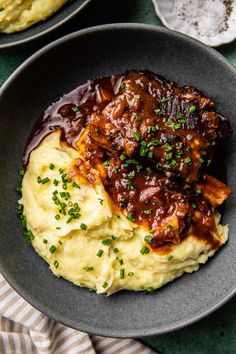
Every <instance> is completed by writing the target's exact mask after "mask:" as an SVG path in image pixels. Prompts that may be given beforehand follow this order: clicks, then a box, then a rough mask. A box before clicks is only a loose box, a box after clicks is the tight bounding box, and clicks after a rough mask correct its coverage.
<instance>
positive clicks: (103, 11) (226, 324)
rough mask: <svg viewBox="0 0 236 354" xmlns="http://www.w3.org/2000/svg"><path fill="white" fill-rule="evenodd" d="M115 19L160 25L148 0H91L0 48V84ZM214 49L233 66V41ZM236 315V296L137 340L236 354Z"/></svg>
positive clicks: (177, 349) (170, 353) (168, 350)
mask: <svg viewBox="0 0 236 354" xmlns="http://www.w3.org/2000/svg"><path fill="white" fill-rule="evenodd" d="M115 22H140V23H149V24H154V25H161V23H160V20H159V19H158V18H157V16H156V14H155V11H154V8H153V5H152V2H151V0H119V1H118V0H94V1H93V2H92V3H91V4H90V5H89V6H88V7H87V9H85V10H84V11H83V13H81V14H80V15H79V16H78V17H77V18H76V19H74V20H73V22H71V23H70V24H68V25H66V26H64V27H63V28H62V29H60V30H59V31H57V32H56V33H54V34H53V35H50V36H47V38H44V39H43V40H41V41H40V42H39V41H37V42H34V43H32V44H27V45H24V46H20V47H18V48H10V49H5V50H0V85H2V84H3V82H4V81H5V80H6V79H7V78H8V76H9V75H10V74H11V73H12V72H13V71H14V70H15V69H16V68H17V67H18V66H19V65H20V64H21V63H22V62H23V61H24V60H25V59H26V58H28V57H29V56H30V55H31V54H33V53H34V52H36V51H37V50H38V49H39V48H41V47H42V46H44V45H45V44H47V43H49V42H50V41H52V40H54V39H56V38H59V37H61V36H63V35H65V34H67V33H70V32H73V31H76V30H78V29H81V28H86V27H90V26H94V25H99V24H104V23H115ZM217 50H218V51H219V52H220V53H222V54H223V55H224V56H225V57H226V58H227V59H228V60H229V61H230V62H231V63H233V64H235V65H236V41H234V42H233V43H231V44H228V45H224V46H221V47H219V48H217ZM209 286H210V285H209ZM235 315H236V297H234V298H233V299H231V300H230V301H229V302H228V303H227V304H226V305H224V306H223V307H222V308H221V309H219V310H217V311H216V312H215V313H214V314H212V315H210V316H208V317H207V318H206V319H203V320H201V321H199V322H198V323H196V324H193V325H191V326H189V327H187V328H184V329H181V330H178V331H176V332H173V333H169V334H165V335H160V336H153V337H146V338H140V339H141V340H142V341H143V342H145V343H146V344H148V345H149V346H151V347H152V348H153V349H156V350H157V351H158V353H162V354H189V353H192V354H218V353H219V354H233V353H236V316H235ZM137 354H138V353H137Z"/></svg>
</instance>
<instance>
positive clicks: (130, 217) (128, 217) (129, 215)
mask: <svg viewBox="0 0 236 354" xmlns="http://www.w3.org/2000/svg"><path fill="white" fill-rule="evenodd" d="M126 217H127V219H128V220H129V221H132V222H134V220H135V219H134V217H133V216H132V214H131V213H128V214H127V216H126Z"/></svg>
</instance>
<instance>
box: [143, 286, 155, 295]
mask: <svg viewBox="0 0 236 354" xmlns="http://www.w3.org/2000/svg"><path fill="white" fill-rule="evenodd" d="M145 291H146V293H147V294H151V293H153V292H154V291H155V289H154V288H152V287H151V286H149V287H148V288H147V289H146V290H145Z"/></svg>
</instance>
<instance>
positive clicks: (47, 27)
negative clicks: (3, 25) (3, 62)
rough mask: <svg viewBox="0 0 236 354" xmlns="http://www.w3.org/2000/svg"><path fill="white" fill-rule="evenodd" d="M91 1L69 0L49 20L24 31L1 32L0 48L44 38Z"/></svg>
mask: <svg viewBox="0 0 236 354" xmlns="http://www.w3.org/2000/svg"><path fill="white" fill-rule="evenodd" d="M91 1H92V0H75V1H69V2H68V3H67V4H66V5H64V6H63V7H62V8H61V9H59V10H58V11H57V12H56V13H55V14H54V15H52V16H51V17H49V18H48V19H47V20H45V21H43V22H38V23H36V24H35V25H33V26H32V27H29V28H27V29H26V30H24V31H21V32H15V33H11V34H4V33H0V49H1V48H8V47H15V46H18V45H21V44H25V43H28V42H30V41H33V40H35V39H38V38H42V37H43V36H45V35H47V34H49V33H51V32H53V31H55V30H56V29H58V28H59V27H61V26H62V25H64V24H65V23H67V22H68V21H70V20H71V19H72V18H74V17H75V16H76V15H77V14H78V13H79V12H81V11H82V10H83V9H84V8H85V7H86V6H87V5H88V3H89V2H91Z"/></svg>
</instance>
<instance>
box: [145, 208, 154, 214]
mask: <svg viewBox="0 0 236 354" xmlns="http://www.w3.org/2000/svg"><path fill="white" fill-rule="evenodd" d="M144 213H145V214H147V215H151V214H152V211H151V210H150V209H147V210H144Z"/></svg>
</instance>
